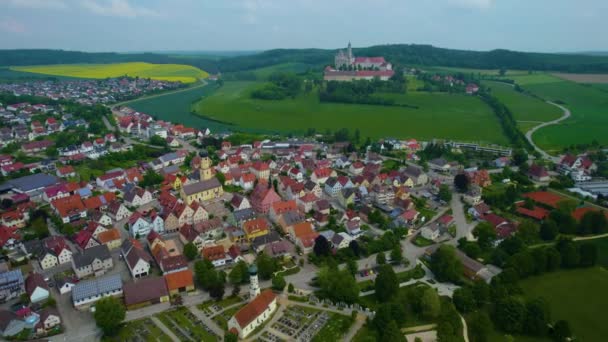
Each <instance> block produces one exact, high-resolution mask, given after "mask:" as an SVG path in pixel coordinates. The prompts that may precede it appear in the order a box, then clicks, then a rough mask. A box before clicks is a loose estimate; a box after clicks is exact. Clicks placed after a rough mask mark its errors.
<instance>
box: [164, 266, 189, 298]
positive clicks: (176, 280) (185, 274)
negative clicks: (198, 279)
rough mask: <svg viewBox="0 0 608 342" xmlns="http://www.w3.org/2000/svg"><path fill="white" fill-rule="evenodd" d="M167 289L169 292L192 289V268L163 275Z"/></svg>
mask: <svg viewBox="0 0 608 342" xmlns="http://www.w3.org/2000/svg"><path fill="white" fill-rule="evenodd" d="M164 277H165V281H166V282H167V289H168V290H169V293H170V294H172V295H173V294H176V293H179V292H185V291H188V292H189V291H193V290H194V277H193V274H192V270H190V269H186V270H183V271H177V272H173V273H168V274H165V275H164Z"/></svg>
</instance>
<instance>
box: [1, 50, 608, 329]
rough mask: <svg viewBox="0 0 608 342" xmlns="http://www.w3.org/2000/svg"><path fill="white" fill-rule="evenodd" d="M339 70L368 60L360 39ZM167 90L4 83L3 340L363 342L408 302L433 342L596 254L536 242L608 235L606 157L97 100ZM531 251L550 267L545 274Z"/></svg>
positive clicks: (146, 85)
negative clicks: (200, 117) (292, 133)
mask: <svg viewBox="0 0 608 342" xmlns="http://www.w3.org/2000/svg"><path fill="white" fill-rule="evenodd" d="M349 56H350V57H349ZM336 60H337V61H338V60H340V61H342V60H346V62H348V61H355V62H356V61H358V60H357V59H354V57H352V52H350V48H349V51H348V52H347V53H346V54H345V53H344V52H340V53H339V55H338V56H336ZM346 62H345V63H346ZM340 63H341V62H340ZM357 63H359V62H357ZM336 64H338V62H336ZM385 67H386V66H385ZM342 69H344V67H343V66H342ZM387 70H390V64H389V65H388V67H387ZM341 72H343V71H331V73H341ZM326 77H328V76H327V74H326ZM446 79H447V78H446ZM437 80H438V81H442V80H441V79H437ZM142 82H143V83H142ZM140 87H141V88H140ZM166 88H169V89H171V88H175V86H174V85H171V84H166V83H162V82H152V81H140V80H128V79H119V80H114V79H109V80H106V81H103V82H84V81H83V82H73V81H65V82H63V81H58V82H54V83H52V84H49V83H26V84H22V83H19V84H7V85H3V86H2V87H1V88H0V89H2V90H4V91H6V90H9V91H10V92H11V93H10V96H4V97H2V99H3V101H5V102H2V104H1V107H0V114H2V148H3V149H2V152H3V153H4V154H2V155H0V166H1V170H2V180H3V184H2V185H1V186H0V192H1V198H2V200H1V206H2V214H1V221H0V223H1V226H0V247H2V250H3V261H2V271H1V273H0V299H1V300H2V301H3V302H4V304H3V305H2V310H1V311H0V333H1V334H2V336H3V337H5V338H17V339H31V338H44V337H50V336H54V335H56V336H59V337H60V338H61V336H63V338H64V339H67V340H74V341H75V340H94V339H97V338H99V336H100V331H99V330H98V329H97V327H99V328H101V333H107V331H108V330H107V329H117V328H119V329H120V331H119V332H118V336H120V337H119V339H120V340H126V341H139V340H149V339H152V340H154V338H156V339H157V340H163V341H165V340H166V341H171V340H173V341H195V340H203V341H212V340H213V341H215V340H221V339H224V340H229V339H230V338H232V339H233V340H235V339H246V340H262V341H282V340H299V341H316V340H319V341H329V340H336V339H341V338H343V339H345V340H352V339H354V338H355V336H356V335H357V334H361V333H362V331H364V330H365V331H366V333H367V334H372V335H370V336H375V337H371V338H382V339H383V340H392V336H393V334H400V332H399V331H400V330H399V329H397V328H396V327H395V326H392V325H389V326H388V327H385V326H384V325H383V324H385V323H386V320H388V321H389V322H393V321H395V320H397V321H398V320H401V319H402V318H400V317H398V316H393V315H394V313H391V312H390V305H391V301H394V300H397V301H398V300H403V299H401V298H406V297H407V296H410V295H413V296H419V297H418V298H419V299H418V300H422V302H421V303H420V304H419V305H420V308H410V309H407V310H408V311H407V317H412V318H407V319H419V320H421V321H423V322H428V323H429V324H431V327H430V328H429V329H426V330H423V331H421V332H418V331H417V330H411V331H410V330H407V329H406V330H405V331H404V333H405V335H406V337H407V338H408V340H409V339H410V338H411V339H412V340H413V339H414V338H419V339H424V340H429V341H430V340H434V339H436V338H437V337H438V336H439V338H442V337H441V336H443V338H445V336H449V334H450V333H446V332H445V331H443V329H445V327H444V326H445V324H456V325H455V326H452V327H451V328H450V329H452V330H451V331H452V332H451V334H453V335H454V336H461V335H462V334H463V332H462V331H463V327H462V324H461V323H460V320H461V318H460V317H461V316H460V314H459V312H462V313H466V312H467V311H471V310H472V309H471V308H472V306H475V305H480V304H475V301H480V300H482V299H480V298H479V297H476V298H472V293H473V292H475V293H477V292H476V291H482V292H483V291H486V292H487V291H490V290H492V291H494V290H495V289H496V287H498V286H506V285H505V284H514V283H515V282H516V280H513V277H514V275H516V278H517V277H519V278H525V277H527V276H529V275H530V274H533V273H535V272H545V271H547V270H548V268H559V267H562V265H564V266H563V267H570V268H572V267H587V266H590V265H594V264H595V263H596V262H597V253H598V252H597V250H596V248H597V247H596V246H595V245H593V244H578V243H576V242H575V241H576V240H577V239H581V238H579V237H576V238H574V239H563V238H560V240H559V241H558V243H557V246H556V247H542V248H538V249H534V250H532V251H531V250H529V249H528V246H533V245H535V244H539V243H545V244H549V245H550V243H551V242H552V241H555V240H556V239H557V238H558V236H560V235H574V236H585V235H590V234H596V235H597V234H605V233H606V232H607V231H608V223H607V220H606V218H607V215H606V211H605V209H604V208H602V205H605V204H606V203H605V201H604V200H603V199H604V198H605V196H606V195H607V194H608V192H607V190H606V189H607V186H606V184H608V183H607V182H606V181H605V180H603V179H602V178H596V177H595V175H594V174H595V173H596V172H597V170H598V165H597V164H596V162H595V161H596V160H602V159H598V158H600V154H601V153H602V152H601V151H600V152H589V153H580V154H578V155H575V154H565V155H563V156H561V157H560V158H558V159H557V160H556V162H555V163H554V162H552V161H550V160H549V161H548V160H541V159H538V158H535V157H534V156H533V155H528V154H527V153H525V151H523V150H512V149H510V148H500V147H496V146H495V147H491V146H481V145H477V144H471V143H459V142H454V141H448V140H440V139H435V140H432V141H418V140H416V139H405V140H403V139H395V138H389V137H387V138H385V139H381V140H379V141H373V142H372V141H369V140H368V141H367V142H366V143H364V144H361V143H359V144H357V143H355V142H353V141H354V140H353V139H352V136H351V135H350V134H349V132H336V134H335V136H325V135H322V134H314V135H312V136H307V137H293V138H285V137H281V136H265V137H264V136H259V137H260V138H259V139H258V136H247V135H244V134H242V133H223V132H222V133H216V132H211V130H209V129H204V130H199V129H195V128H190V127H186V126H184V125H182V124H173V123H170V122H166V121H163V120H156V119H154V118H153V117H152V116H150V115H147V114H145V113H141V112H138V111H136V110H134V109H131V108H129V107H128V105H126V106H123V105H117V106H112V107H95V105H96V104H112V103H115V102H116V101H117V99H118V98H122V99H125V98H129V97H130V96H137V95H141V94H145V93H146V92H147V90H146V89H148V90H149V89H154V90H157V89H166ZM127 89H128V90H127ZM125 92H127V93H125ZM467 92H468V89H467ZM83 94H86V95H83ZM30 95H36V96H41V97H31V96H30ZM121 96H122V97H121ZM41 98H44V99H48V101H47V100H45V101H43V102H44V103H38V102H24V101H22V100H23V99H31V100H36V99H41ZM59 99H62V100H63V101H67V102H61V103H59V102H57V100H59ZM87 111H90V112H87ZM338 133H340V134H338ZM583 239H584V238H583ZM535 253H542V255H543V257H542V258H543V260H546V261H545V262H546V263H550V264H551V266H549V265H544V264H543V265H542V266H535V263H538V261H537V259H536V258H537V256H536V254H535ZM573 253H574V254H575V255H576V256H572V254H573ZM525 258H531V259H530V260H524V259H525ZM551 258H557V259H558V260H559V259H560V258H561V260H562V261H561V264H560V262H559V261H558V262H557V264H556V263H555V262H554V261H550V260H552V259H551ZM516 261H517V262H516ZM534 267H540V271H539V270H534ZM496 279H498V280H496ZM400 288H403V289H404V291H406V292H403V293H406V294H409V295H401V294H400V293H401V292H400ZM415 293H416V294H415ZM394 296H397V298H399V299H392V297H394ZM486 296H487V295H486ZM512 296H513V295H511V294H509V292H508V291H507V292H505V293H503V294H501V295H500V296H498V297H491V298H489V297H488V298H486V299H485V300H487V301H494V302H496V303H503V302H504V303H510V302H509V301H513V300H514V299H513V297H512ZM420 298H421V299H420ZM445 298H448V302H446V299H445ZM450 298H451V299H450ZM451 301H453V304H452V302H451ZM500 301H503V302H500ZM477 303H479V302H477ZM505 305H507V304H505ZM513 305H515V304H513ZM528 305H529V306H531V307H532V308H533V309H530V310H534V308H535V306H534V305H536V304H534V303H531V304H528ZM403 307H404V308H405V306H403ZM440 307H441V309H440ZM507 307H508V305H507ZM387 308H388V309H387ZM456 309H457V310H458V311H456ZM125 310H126V312H125ZM386 310H389V311H388V312H387V311H386ZM404 310H405V309H404ZM504 310H508V308H505V309H504ZM508 314H509V313H508V311H507V312H501V310H498V313H497V314H496V315H499V316H500V315H508ZM414 317H417V318H414ZM485 317H486V319H487V316H485ZM517 319H524V316H520V317H519V318H517ZM535 319H538V320H543V319H544V320H547V319H548V318H547V317H540V318H539V317H535ZM382 320H384V321H382ZM450 320H452V321H453V320H455V321H456V322H457V323H450ZM123 322H125V323H123ZM495 324H498V323H495ZM505 324H506V323H505ZM560 324H567V323H560ZM364 325H365V326H364ZM504 329H505V330H508V329H510V327H508V326H504ZM395 330H396V332H395ZM465 330H466V329H465ZM519 332H520V333H526V331H523V330H519ZM445 334H447V335H445ZM465 334H466V333H465ZM465 336H466V335H465Z"/></svg>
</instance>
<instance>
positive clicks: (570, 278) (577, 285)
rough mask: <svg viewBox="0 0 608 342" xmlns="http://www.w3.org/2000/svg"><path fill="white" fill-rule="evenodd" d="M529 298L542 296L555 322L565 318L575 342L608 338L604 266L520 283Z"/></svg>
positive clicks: (606, 282) (553, 274)
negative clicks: (576, 341) (605, 313)
mask: <svg viewBox="0 0 608 342" xmlns="http://www.w3.org/2000/svg"><path fill="white" fill-rule="evenodd" d="M519 285H520V286H521V288H522V289H523V291H524V294H525V296H526V297H528V298H536V297H543V298H545V299H546V300H547V301H548V303H549V305H550V307H551V316H552V318H553V320H558V319H565V320H567V321H568V323H570V327H571V329H572V332H573V333H574V336H575V337H576V340H578V341H603V340H604V338H605V337H606V336H608V326H607V325H606V324H605V321H606V320H605V315H604V312H605V310H606V307H607V306H608V295H607V294H606V288H608V271H607V270H606V269H604V268H601V267H594V268H585V269H576V270H564V271H558V272H553V273H547V274H544V275H541V276H537V277H531V278H528V279H525V280H522V281H520V282H519Z"/></svg>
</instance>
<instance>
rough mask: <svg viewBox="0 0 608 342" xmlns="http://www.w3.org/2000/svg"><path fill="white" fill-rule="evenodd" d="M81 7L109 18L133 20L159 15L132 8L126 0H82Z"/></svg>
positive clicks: (141, 8)
mask: <svg viewBox="0 0 608 342" xmlns="http://www.w3.org/2000/svg"><path fill="white" fill-rule="evenodd" d="M82 6H84V8H86V9H87V10H89V11H91V12H93V13H95V14H99V15H105V16H111V17H125V18H135V17H151V16H158V15H159V14H158V12H156V11H154V10H151V9H149V8H145V7H136V6H132V5H131V4H129V1H128V0H103V1H98V0H84V1H83V2H82Z"/></svg>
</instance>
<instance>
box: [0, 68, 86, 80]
mask: <svg viewBox="0 0 608 342" xmlns="http://www.w3.org/2000/svg"><path fill="white" fill-rule="evenodd" d="M43 79H58V80H73V79H76V78H75V77H66V76H53V75H43V74H36V73H33V72H25V71H17V70H12V69H11V68H8V67H6V68H5V67H0V81H7V82H15V81H19V80H43Z"/></svg>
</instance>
